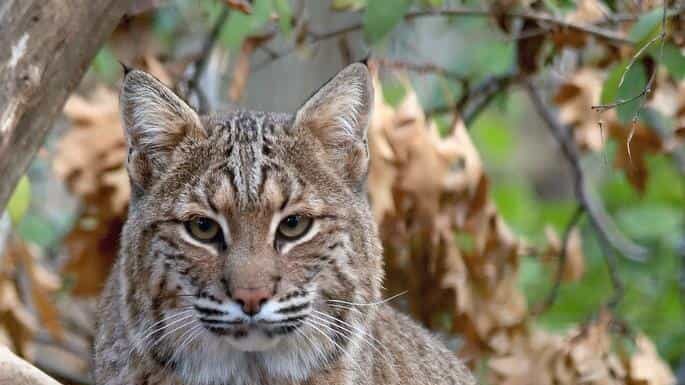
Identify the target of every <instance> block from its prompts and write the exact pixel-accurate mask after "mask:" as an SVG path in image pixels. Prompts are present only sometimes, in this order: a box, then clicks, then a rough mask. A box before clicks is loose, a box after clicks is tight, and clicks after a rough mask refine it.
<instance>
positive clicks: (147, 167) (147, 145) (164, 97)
mask: <svg viewBox="0 0 685 385" xmlns="http://www.w3.org/2000/svg"><path fill="white" fill-rule="evenodd" d="M120 104H121V113H122V117H123V120H124V126H125V131H126V139H127V142H128V151H129V156H128V164H127V167H128V172H129V175H130V176H131V181H132V182H133V183H134V184H136V185H138V186H139V187H141V188H143V189H145V188H146V187H148V186H149V185H150V184H151V183H152V182H153V181H154V180H155V179H156V178H157V177H158V176H159V175H160V173H161V172H163V171H164V169H165V167H166V165H167V164H168V161H169V157H170V156H171V153H172V152H173V150H174V148H175V147H176V146H177V145H178V144H179V143H180V142H181V141H182V140H183V139H184V138H186V137H193V138H196V139H200V138H203V137H206V134H205V131H204V129H203V128H202V123H201V122H200V118H199V116H198V115H197V113H196V112H195V111H193V109H192V108H191V107H190V106H188V104H186V103H185V102H184V101H183V100H181V98H179V97H178V96H176V94H174V92H173V91H171V90H170V89H169V88H167V87H166V86H165V85H164V84H162V83H161V82H160V81H159V80H157V79H155V78H154V77H153V76H152V75H149V74H147V73H145V72H143V71H139V70H129V71H128V72H126V74H125V77H124V82H123V85H122V88H121V95H120Z"/></svg>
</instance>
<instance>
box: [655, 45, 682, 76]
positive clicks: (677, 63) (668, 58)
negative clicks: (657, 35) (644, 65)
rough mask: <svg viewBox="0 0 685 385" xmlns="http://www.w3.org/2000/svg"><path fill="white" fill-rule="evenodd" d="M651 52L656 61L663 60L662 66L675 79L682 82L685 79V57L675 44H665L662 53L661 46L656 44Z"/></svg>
mask: <svg viewBox="0 0 685 385" xmlns="http://www.w3.org/2000/svg"><path fill="white" fill-rule="evenodd" d="M650 52H651V53H652V57H654V58H655V59H656V60H659V59H661V64H663V65H664V67H666V69H667V70H668V73H670V74H671V76H673V78H674V79H676V80H682V79H683V78H684V77H685V55H683V52H682V50H681V49H680V48H679V47H678V46H676V45H675V44H673V43H664V48H663V52H662V51H661V44H655V45H654V47H653V49H652V50H651V51H650Z"/></svg>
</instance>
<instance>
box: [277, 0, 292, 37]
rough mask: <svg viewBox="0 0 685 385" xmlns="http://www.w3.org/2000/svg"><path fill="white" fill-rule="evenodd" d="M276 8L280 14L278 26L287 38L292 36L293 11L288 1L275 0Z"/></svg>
mask: <svg viewBox="0 0 685 385" xmlns="http://www.w3.org/2000/svg"><path fill="white" fill-rule="evenodd" d="M273 1H274V8H276V13H278V25H279V27H281V32H283V34H284V35H285V36H290V32H291V31H292V20H293V10H292V8H290V2H289V1H288V0H273Z"/></svg>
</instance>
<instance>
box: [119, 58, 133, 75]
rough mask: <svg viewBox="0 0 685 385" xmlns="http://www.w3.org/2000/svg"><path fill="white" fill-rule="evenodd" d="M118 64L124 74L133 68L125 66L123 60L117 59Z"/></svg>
mask: <svg viewBox="0 0 685 385" xmlns="http://www.w3.org/2000/svg"><path fill="white" fill-rule="evenodd" d="M119 64H120V65H121V69H123V70H124V76H126V75H128V73H129V72H131V71H132V70H133V68H131V67H129V66H127V65H126V63H124V62H123V61H119Z"/></svg>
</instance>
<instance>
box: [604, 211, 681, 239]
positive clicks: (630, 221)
mask: <svg viewBox="0 0 685 385" xmlns="http://www.w3.org/2000/svg"><path fill="white" fill-rule="evenodd" d="M616 222H617V224H618V225H619V227H620V228H621V229H622V230H623V231H625V232H626V235H628V236H629V237H632V238H635V239H659V238H661V237H664V236H667V235H668V234H671V233H675V232H677V231H678V230H679V229H680V228H681V226H682V222H683V213H682V212H681V211H680V210H678V208H677V207H673V206H669V205H664V204H658V203H648V204H637V205H634V206H631V207H625V208H623V209H621V210H619V211H618V213H617V214H616Z"/></svg>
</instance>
